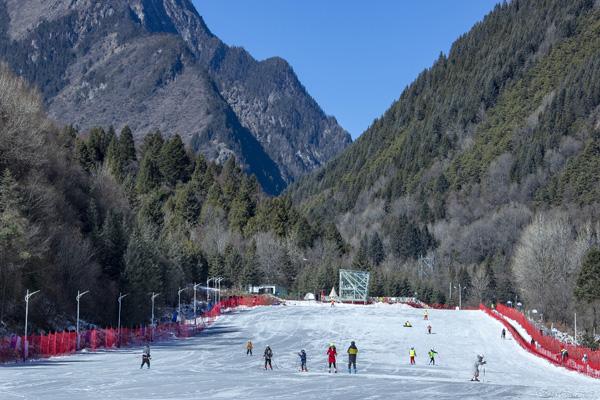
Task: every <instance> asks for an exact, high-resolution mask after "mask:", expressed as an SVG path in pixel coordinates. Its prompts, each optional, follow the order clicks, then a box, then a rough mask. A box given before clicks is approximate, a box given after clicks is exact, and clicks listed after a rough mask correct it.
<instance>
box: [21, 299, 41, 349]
mask: <svg viewBox="0 0 600 400" xmlns="http://www.w3.org/2000/svg"><path fill="white" fill-rule="evenodd" d="M38 292H39V290H36V291H35V292H32V293H29V289H27V293H26V294H25V343H24V344H23V359H25V360H26V359H27V356H28V355H29V343H28V341H27V319H28V317H29V299H30V298H31V296H33V295H34V294H36V293H38Z"/></svg>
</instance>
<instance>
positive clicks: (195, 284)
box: [194, 283, 200, 329]
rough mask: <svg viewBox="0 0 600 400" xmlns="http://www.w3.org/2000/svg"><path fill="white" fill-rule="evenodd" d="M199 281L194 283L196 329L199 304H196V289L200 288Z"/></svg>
mask: <svg viewBox="0 0 600 400" xmlns="http://www.w3.org/2000/svg"><path fill="white" fill-rule="evenodd" d="M198 286H200V284H199V283H194V329H196V326H197V325H198V305H197V304H196V290H198Z"/></svg>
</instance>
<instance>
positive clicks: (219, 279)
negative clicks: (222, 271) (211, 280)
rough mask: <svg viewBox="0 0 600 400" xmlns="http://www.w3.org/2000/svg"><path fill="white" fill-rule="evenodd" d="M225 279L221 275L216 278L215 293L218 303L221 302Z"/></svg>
mask: <svg viewBox="0 0 600 400" xmlns="http://www.w3.org/2000/svg"><path fill="white" fill-rule="evenodd" d="M223 279H224V278H223V277H222V276H219V277H217V278H216V280H215V289H216V290H217V292H216V293H215V297H216V300H217V303H220V302H221V281H222V280H223Z"/></svg>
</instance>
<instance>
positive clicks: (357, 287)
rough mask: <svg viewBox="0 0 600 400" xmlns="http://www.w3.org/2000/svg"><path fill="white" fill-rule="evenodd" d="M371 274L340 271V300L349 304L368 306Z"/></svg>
mask: <svg viewBox="0 0 600 400" xmlns="http://www.w3.org/2000/svg"><path fill="white" fill-rule="evenodd" d="M369 278H370V274H369V273H368V272H365V271H352V270H349V269H340V286H339V288H340V294H339V296H338V300H339V301H341V302H348V303H352V304H354V303H364V304H367V300H368V299H369Z"/></svg>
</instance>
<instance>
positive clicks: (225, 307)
mask: <svg viewBox="0 0 600 400" xmlns="http://www.w3.org/2000/svg"><path fill="white" fill-rule="evenodd" d="M273 302H274V299H273V298H271V297H268V296H232V297H229V298H227V299H224V300H222V301H220V302H218V303H216V304H215V305H213V306H212V307H211V308H210V309H209V310H208V311H206V312H204V313H202V315H201V316H200V315H199V317H198V320H199V321H200V323H198V321H194V320H187V321H184V322H181V323H175V322H174V323H164V324H157V325H156V326H155V327H154V328H152V327H151V326H139V327H137V328H121V331H120V332H119V330H118V329H117V328H103V329H88V330H85V331H81V332H80V333H79V349H86V350H91V351H95V350H98V349H102V350H110V349H115V348H118V347H127V346H141V345H143V344H145V343H148V342H152V341H165V340H170V339H175V338H185V337H190V336H193V335H195V334H196V333H199V332H201V331H202V330H204V329H205V328H206V327H208V326H209V325H210V324H212V323H213V322H214V320H215V319H216V318H217V317H218V316H219V315H221V314H222V313H224V312H226V311H229V310H231V309H234V308H238V307H255V306H262V305H271V304H273ZM119 333H120V334H119ZM26 349H27V350H26ZM76 349H77V333H76V332H72V331H70V332H68V331H65V332H55V333H48V334H44V335H29V336H28V337H27V346H25V337H24V336H17V335H12V336H9V337H0V363H5V362H10V361H19V360H23V359H24V358H34V359H37V358H47V357H52V356H60V355H67V354H72V353H75V351H76Z"/></svg>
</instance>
